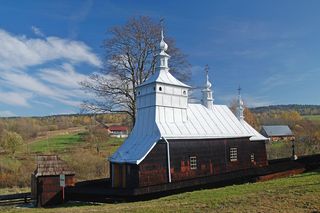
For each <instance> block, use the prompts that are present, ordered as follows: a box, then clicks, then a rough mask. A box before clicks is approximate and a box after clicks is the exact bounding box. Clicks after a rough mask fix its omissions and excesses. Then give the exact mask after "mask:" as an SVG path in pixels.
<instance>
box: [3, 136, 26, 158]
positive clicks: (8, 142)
mask: <svg viewBox="0 0 320 213" xmlns="http://www.w3.org/2000/svg"><path fill="white" fill-rule="evenodd" d="M22 143H23V139H22V137H21V136H20V135H19V134H18V133H16V132H11V131H7V130H4V131H3V132H2V135H1V140H0V146H1V147H2V148H3V149H4V150H5V151H7V152H10V153H11V154H12V155H14V153H15V152H16V151H17V149H18V146H19V145H21V144H22Z"/></svg>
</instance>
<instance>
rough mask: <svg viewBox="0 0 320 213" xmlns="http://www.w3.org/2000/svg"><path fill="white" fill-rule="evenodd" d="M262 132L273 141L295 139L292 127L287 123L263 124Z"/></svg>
mask: <svg viewBox="0 0 320 213" xmlns="http://www.w3.org/2000/svg"><path fill="white" fill-rule="evenodd" d="M261 134H262V135H263V136H265V137H268V138H270V141H272V142H274V141H291V140H294V135H293V133H292V131H291V129H290V128H289V127H288V126H286V125H273V126H262V129H261Z"/></svg>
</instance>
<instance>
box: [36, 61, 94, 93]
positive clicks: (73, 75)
mask: <svg viewBox="0 0 320 213" xmlns="http://www.w3.org/2000/svg"><path fill="white" fill-rule="evenodd" d="M39 76H40V78H41V79H42V80H44V81H47V82H50V83H52V84H56V85H59V86H63V87H68V88H79V82H82V81H84V80H87V79H88V76H86V75H83V74H80V73H77V72H76V71H75V70H74V67H73V66H72V65H71V64H67V63H65V64H63V65H62V66H61V67H60V68H43V69H40V74H39Z"/></svg>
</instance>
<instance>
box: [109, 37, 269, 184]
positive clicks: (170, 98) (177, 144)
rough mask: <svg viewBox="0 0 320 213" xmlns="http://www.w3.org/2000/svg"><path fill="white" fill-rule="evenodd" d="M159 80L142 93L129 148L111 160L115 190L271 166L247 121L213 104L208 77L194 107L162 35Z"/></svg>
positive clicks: (151, 80)
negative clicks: (174, 73)
mask: <svg viewBox="0 0 320 213" xmlns="http://www.w3.org/2000/svg"><path fill="white" fill-rule="evenodd" d="M161 37H162V39H161V42H160V53H159V54H158V56H157V57H158V58H157V60H158V61H157V68H156V72H155V74H154V75H152V76H151V77H150V78H149V79H147V80H146V81H145V82H144V83H143V84H141V85H140V86H139V87H138V88H137V119H136V123H135V126H134V128H133V130H132V132H131V134H130V135H129V137H128V138H127V139H126V140H125V142H124V143H123V145H122V146H121V147H120V148H119V149H118V150H117V151H116V152H115V153H114V154H113V155H112V156H111V157H110V158H109V161H110V177H111V182H112V187H114V188H127V189H129V188H139V187H145V186H153V185H159V184H168V183H174V182H179V181H183V180H189V179H195V178H200V177H205V176H214V175H219V174H223V173H229V172H233V171H237V170H246V169H250V168H255V167H263V166H266V165H267V164H268V162H267V155H266V148H265V142H266V141H267V140H268V139H267V138H265V137H264V136H262V135H261V134H260V133H258V132H257V131H256V130H255V129H254V128H252V127H251V126H250V125H249V124H248V123H247V122H246V121H245V120H244V116H243V110H244V106H243V102H242V100H241V95H240V93H239V97H238V108H237V115H236V116H235V115H234V114H233V113H232V112H231V111H230V109H229V108H228V107H227V106H226V105H217V104H214V103H213V100H214V99H213V96H212V90H211V83H210V82H209V79H208V73H207V76H206V82H205V89H203V90H202V96H203V97H202V103H201V104H191V103H188V92H189V91H188V90H189V89H190V86H188V85H186V84H184V83H182V82H180V81H179V80H177V79H176V78H175V77H173V76H172V75H171V74H170V72H169V66H168V60H169V58H170V56H169V55H168V54H167V53H166V50H167V49H168V45H167V44H166V43H165V41H164V37H163V31H162V32H161Z"/></svg>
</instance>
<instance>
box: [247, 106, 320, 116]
mask: <svg viewBox="0 0 320 213" xmlns="http://www.w3.org/2000/svg"><path fill="white" fill-rule="evenodd" d="M250 110H251V111H252V112H254V113H263V112H270V111H274V112H275V111H293V110H294V111H297V112H299V113H300V115H320V105H300V104H289V105H271V106H263V107H255V108H250Z"/></svg>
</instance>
